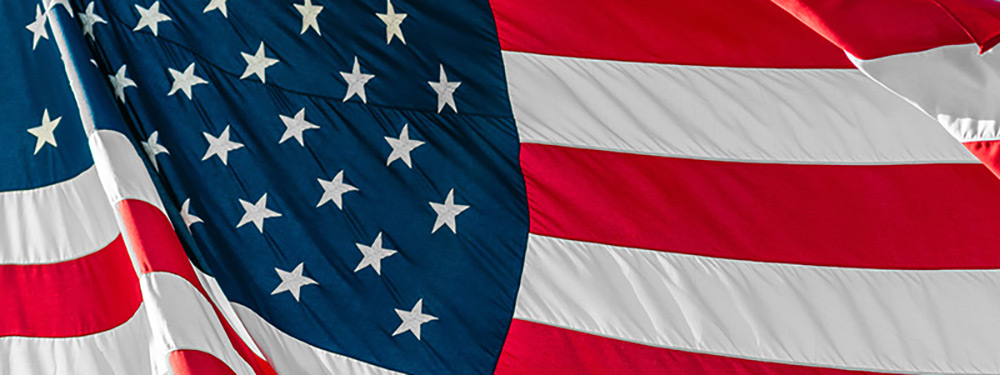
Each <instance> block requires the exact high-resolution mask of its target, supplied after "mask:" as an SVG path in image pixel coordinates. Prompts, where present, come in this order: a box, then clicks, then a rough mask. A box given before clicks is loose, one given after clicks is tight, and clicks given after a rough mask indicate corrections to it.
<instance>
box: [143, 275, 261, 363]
mask: <svg viewBox="0 0 1000 375" xmlns="http://www.w3.org/2000/svg"><path fill="white" fill-rule="evenodd" d="M139 283H140V287H141V290H142V297H143V300H145V303H146V307H147V308H146V312H147V313H148V314H149V321H150V324H151V327H152V332H153V333H154V334H153V335H152V338H151V340H150V342H149V343H148V344H147V347H148V348H149V352H150V353H151V355H152V356H153V358H154V360H153V367H154V370H155V372H154V373H155V374H169V373H170V372H169V371H171V370H170V365H169V362H168V361H167V359H168V357H167V356H168V355H169V353H170V352H172V351H174V350H182V349H188V350H200V351H203V352H205V353H208V354H211V355H213V356H215V357H216V358H218V359H219V360H221V361H222V362H223V363H225V364H226V365H228V366H229V368H231V369H233V371H235V372H236V374H237V375H253V374H254V372H253V369H252V368H250V365H248V364H247V363H246V362H245V361H244V360H243V358H242V357H240V355H239V354H238V353H237V352H236V350H235V349H233V347H232V344H230V342H229V339H228V337H227V336H226V333H225V330H224V329H223V327H222V323H221V322H220V321H219V318H218V315H216V314H215V310H214V309H213V308H212V306H211V305H209V303H208V301H207V300H206V299H205V297H204V296H203V295H202V294H201V292H199V291H198V289H195V287H194V285H191V283H189V282H188V281H187V280H184V279H183V278H182V277H180V276H177V275H175V274H172V273H166V272H153V273H148V274H145V275H142V277H141V278H140V279H139Z"/></svg>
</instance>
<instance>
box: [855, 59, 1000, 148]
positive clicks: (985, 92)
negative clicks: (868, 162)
mask: <svg viewBox="0 0 1000 375" xmlns="http://www.w3.org/2000/svg"><path fill="white" fill-rule="evenodd" d="M851 60H852V61H854V64H855V65H857V66H858V68H860V69H861V70H863V71H864V72H865V73H867V74H869V75H871V77H872V78H874V79H875V80H877V81H879V82H880V83H882V84H883V85H885V86H886V87H887V88H889V89H890V90H892V91H894V92H896V93H897V94H899V95H900V96H902V97H904V98H906V99H907V100H909V101H911V102H913V103H914V104H916V105H918V106H920V108H922V109H923V110H924V111H927V113H928V114H930V115H931V116H932V117H934V118H937V119H938V120H939V121H940V122H941V124H942V125H944V126H945V128H946V129H948V131H949V132H951V133H952V135H953V136H955V138H958V139H959V140H960V141H963V142H967V141H982V140H996V139H1000V129H998V128H997V126H996V121H997V120H1000V105H998V103H1000V52H997V48H993V49H991V50H989V51H987V52H986V53H984V54H979V46H977V45H975V44H962V45H953V46H943V47H937V48H933V49H929V50H926V51H920V52H913V53H903V54H898V55H892V56H886V57H881V58H877V59H870V60H861V59H858V58H856V57H853V56H851Z"/></svg>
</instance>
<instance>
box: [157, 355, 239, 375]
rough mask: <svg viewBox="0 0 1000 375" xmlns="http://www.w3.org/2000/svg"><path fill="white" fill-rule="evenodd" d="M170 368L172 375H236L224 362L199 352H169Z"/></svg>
mask: <svg viewBox="0 0 1000 375" xmlns="http://www.w3.org/2000/svg"><path fill="white" fill-rule="evenodd" d="M170 368H172V369H173V370H174V375H236V373H235V372H233V369H231V368H229V366H227V365H226V364H225V363H224V362H222V361H221V360H219V359H218V358H215V356H213V355H211V354H208V353H205V352H203V351H199V350H176V351H173V352H170Z"/></svg>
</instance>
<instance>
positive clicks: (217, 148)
mask: <svg viewBox="0 0 1000 375" xmlns="http://www.w3.org/2000/svg"><path fill="white" fill-rule="evenodd" d="M201 135H203V136H205V140H206V141H208V151H205V156H204V157H202V158H201V160H202V161H205V160H208V158H210V157H212V156H218V157H219V160H222V164H223V165H229V151H233V150H236V149H240V148H243V144H242V143H239V142H233V141H230V140H229V125H226V129H225V130H223V131H222V133H221V134H219V136H218V137H213V136H212V135H211V134H208V133H204V132H203V133H201Z"/></svg>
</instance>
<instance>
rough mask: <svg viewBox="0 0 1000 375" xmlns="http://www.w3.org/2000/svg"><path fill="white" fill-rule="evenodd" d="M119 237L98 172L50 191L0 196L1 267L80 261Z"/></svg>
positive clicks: (95, 170)
mask: <svg viewBox="0 0 1000 375" xmlns="http://www.w3.org/2000/svg"><path fill="white" fill-rule="evenodd" d="M118 233H119V232H118V226H117V224H115V216H114V211H113V210H112V209H111V207H110V206H108V204H107V200H106V199H105V196H104V190H103V189H102V188H101V181H100V179H99V178H98V175H97V169H96V168H94V167H91V168H88V169H87V170H85V171H83V173H80V174H79V175H77V176H75V177H73V178H70V179H68V180H66V181H63V182H59V183H55V184H52V185H49V186H45V187H41V188H37V189H31V190H18V191H5V192H0V264H38V263H56V262H62V261H66V260H71V259H76V258H80V257H83V256H86V255H89V254H92V253H94V252H95V251H98V250H101V249H103V248H104V247H105V246H107V245H108V244H109V243H111V241H113V240H114V239H115V238H116V237H118Z"/></svg>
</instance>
